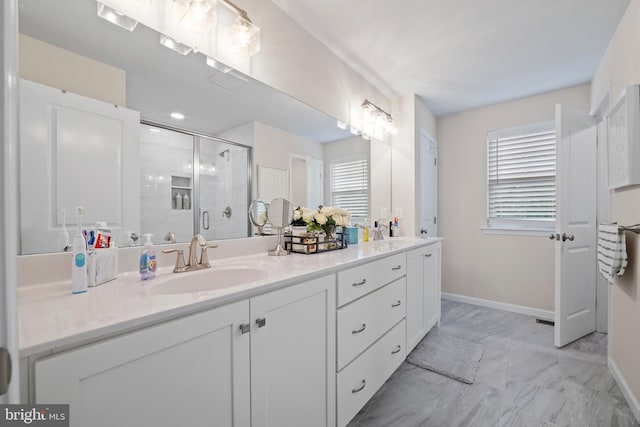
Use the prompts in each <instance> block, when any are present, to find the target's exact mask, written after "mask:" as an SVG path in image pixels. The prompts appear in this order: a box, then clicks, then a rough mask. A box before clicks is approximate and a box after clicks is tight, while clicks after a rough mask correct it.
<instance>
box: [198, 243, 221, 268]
mask: <svg viewBox="0 0 640 427" xmlns="http://www.w3.org/2000/svg"><path fill="white" fill-rule="evenodd" d="M217 247H218V245H203V246H202V252H200V262H199V265H201V266H203V267H206V268H209V267H211V264H209V256H208V255H207V249H209V248H217Z"/></svg>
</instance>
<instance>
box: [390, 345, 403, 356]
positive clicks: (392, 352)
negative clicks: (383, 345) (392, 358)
mask: <svg viewBox="0 0 640 427" xmlns="http://www.w3.org/2000/svg"><path fill="white" fill-rule="evenodd" d="M400 350H402V347H400V346H399V345H398V347H397V348H396V349H395V350H392V351H391V354H397V353H400Z"/></svg>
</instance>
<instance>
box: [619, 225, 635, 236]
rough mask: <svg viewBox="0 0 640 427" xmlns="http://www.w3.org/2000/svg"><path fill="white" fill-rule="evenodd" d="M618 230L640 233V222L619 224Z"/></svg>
mask: <svg viewBox="0 0 640 427" xmlns="http://www.w3.org/2000/svg"><path fill="white" fill-rule="evenodd" d="M618 231H632V232H634V233H636V234H640V224H634V225H619V226H618Z"/></svg>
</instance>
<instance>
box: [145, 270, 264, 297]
mask: <svg viewBox="0 0 640 427" xmlns="http://www.w3.org/2000/svg"><path fill="white" fill-rule="evenodd" d="M266 275H267V271H266V270H261V269H256V268H241V267H235V268H216V267H212V268H210V269H207V270H201V271H195V272H189V273H180V274H174V275H173V276H171V277H170V278H168V279H166V280H164V281H162V282H160V283H158V284H156V285H154V287H153V290H152V291H153V292H154V293H156V294H160V295H172V294H188V293H193V292H207V291H214V290H217V289H224V288H230V287H233V286H238V285H243V284H247V283H251V282H256V281H258V280H261V279H264V278H265V276H266Z"/></svg>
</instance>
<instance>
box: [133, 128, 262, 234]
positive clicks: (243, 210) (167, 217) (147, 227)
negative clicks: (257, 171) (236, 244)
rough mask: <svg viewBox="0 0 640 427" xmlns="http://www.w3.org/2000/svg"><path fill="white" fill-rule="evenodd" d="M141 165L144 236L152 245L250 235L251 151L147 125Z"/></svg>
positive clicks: (144, 133) (199, 136) (141, 146)
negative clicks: (169, 238) (171, 237)
mask: <svg viewBox="0 0 640 427" xmlns="http://www.w3.org/2000/svg"><path fill="white" fill-rule="evenodd" d="M140 162H141V166H140V169H141V189H140V197H141V215H140V221H141V230H140V232H141V234H147V233H150V234H153V235H154V236H153V238H152V241H153V242H154V243H166V241H165V240H164V238H165V236H167V234H168V233H169V232H173V233H174V234H175V236H176V241H178V242H188V241H190V240H191V237H192V236H193V235H194V234H196V233H199V234H202V235H203V236H204V237H205V239H207V240H219V239H232V238H239V237H247V236H248V235H249V232H250V227H249V222H248V218H247V212H248V209H249V208H248V206H249V202H250V200H249V197H250V194H251V188H250V185H251V181H250V173H251V147H247V146H244V145H239V144H235V143H233V142H230V141H225V140H222V139H218V138H213V137H209V136H204V135H197V134H193V133H189V132H186V131H182V130H180V131H178V130H175V129H169V128H166V127H162V126H159V125H155V124H150V123H143V124H141V126H140Z"/></svg>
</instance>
